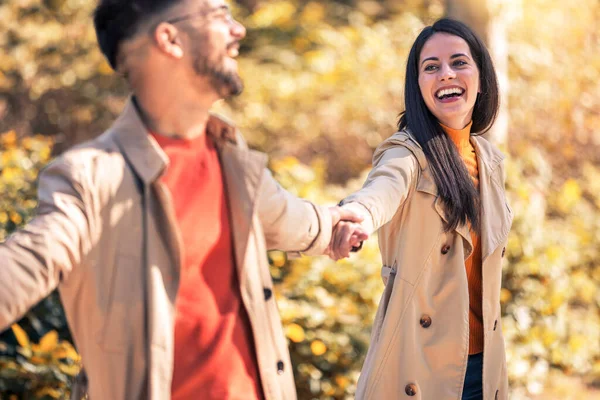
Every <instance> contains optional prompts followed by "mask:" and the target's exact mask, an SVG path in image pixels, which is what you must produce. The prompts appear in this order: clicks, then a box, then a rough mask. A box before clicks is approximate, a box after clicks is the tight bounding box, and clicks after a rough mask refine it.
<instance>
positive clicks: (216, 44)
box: [174, 0, 246, 97]
mask: <svg viewBox="0 0 600 400" xmlns="http://www.w3.org/2000/svg"><path fill="white" fill-rule="evenodd" d="M189 4H190V6H188V7H187V9H188V11H187V13H185V14H184V15H183V16H181V18H185V20H183V19H182V20H181V22H178V25H180V28H181V29H182V30H183V31H184V32H185V33H186V35H187V40H185V44H184V46H185V50H186V53H187V54H188V55H189V57H188V58H189V60H190V61H191V63H192V67H193V70H194V72H195V74H197V75H198V76H199V77H202V78H208V79H209V80H210V83H211V85H212V87H213V89H214V90H215V91H216V92H217V93H218V94H219V96H221V97H229V96H235V95H238V94H240V93H241V92H242V90H243V83H242V79H241V78H240V76H239V74H238V69H237V61H236V60H235V57H237V55H238V50H239V46H240V45H239V41H240V40H241V39H243V38H244V37H245V36H246V30H245V28H244V27H243V26H242V25H241V24H240V23H239V22H237V21H236V20H234V19H233V18H232V16H231V13H230V11H229V8H228V7H227V5H226V4H225V3H224V2H223V0H204V1H198V2H193V3H192V2H190V3H189ZM174 20H175V21H176V20H177V17H176V18H175V19H174Z"/></svg>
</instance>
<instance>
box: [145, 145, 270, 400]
mask: <svg viewBox="0 0 600 400" xmlns="http://www.w3.org/2000/svg"><path fill="white" fill-rule="evenodd" d="M154 137H155V139H156V141H157V142H158V144H159V145H160V146H161V147H162V149H163V150H164V151H165V153H166V154H167V155H168V156H169V159H170V161H171V163H170V165H169V167H168V169H167V171H166V173H165V174H164V175H163V176H162V177H161V181H162V182H163V183H164V184H165V185H166V186H167V188H168V189H169V191H170V192H171V196H172V198H173V205H174V208H175V215H176V216H177V223H178V225H179V229H180V231H181V234H182V235H181V237H182V240H183V256H182V257H183V258H182V266H181V268H182V269H181V271H180V276H181V277H180V284H179V291H178V293H177V301H176V304H175V308H176V320H175V351H174V357H173V358H174V366H173V368H174V371H173V383H172V387H171V396H172V400H192V399H194V400H195V399H202V400H225V399H244V400H246V399H248V400H260V399H264V396H263V393H262V387H261V384H260V379H259V371H258V365H257V360H256V355H255V354H254V338H253V336H252V333H251V332H252V329H251V327H250V321H249V320H248V316H247V314H246V310H245V308H244V305H243V303H242V299H241V294H240V289H239V283H238V276H237V269H236V265H235V260H234V256H233V243H232V237H231V221H230V219H229V210H228V205H227V193H226V191H225V187H224V182H223V178H222V174H221V165H220V162H219V155H218V153H217V149H216V148H215V146H214V144H213V142H212V140H211V139H210V138H209V137H208V136H206V135H203V136H199V137H197V138H195V139H191V140H185V139H173V138H169V137H164V136H160V135H154Z"/></svg>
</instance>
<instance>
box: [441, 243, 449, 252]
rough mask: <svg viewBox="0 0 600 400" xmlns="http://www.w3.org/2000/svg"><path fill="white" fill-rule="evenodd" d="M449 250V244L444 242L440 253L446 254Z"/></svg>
mask: <svg viewBox="0 0 600 400" xmlns="http://www.w3.org/2000/svg"><path fill="white" fill-rule="evenodd" d="M449 251H450V245H448V244H445V245H444V246H443V247H442V254H448V252H449Z"/></svg>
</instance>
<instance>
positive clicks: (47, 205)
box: [0, 161, 91, 330]
mask: <svg viewBox="0 0 600 400" xmlns="http://www.w3.org/2000/svg"><path fill="white" fill-rule="evenodd" d="M77 174H78V170H77V169H76V168H73V167H71V166H69V165H67V163H66V162H64V161H57V162H55V163H53V164H51V165H50V166H49V167H48V168H47V169H46V170H45V171H44V172H42V174H41V176H40V180H39V189H38V198H39V199H38V201H39V203H38V210H37V216H36V217H35V218H34V219H33V220H32V221H31V222H30V223H29V224H27V225H26V226H25V227H24V228H22V229H20V230H18V231H17V232H15V233H13V234H12V235H11V236H10V237H9V238H8V239H7V240H6V241H5V242H4V243H0V330H3V329H5V328H7V327H8V326H9V325H10V324H12V323H13V322H14V321H16V320H18V319H19V318H21V317H22V316H23V315H24V314H25V313H26V312H27V311H28V310H29V309H30V308H31V307H32V306H34V305H35V304H36V303H38V302H39V301H40V300H41V299H43V298H44V297H46V296H47V295H48V294H49V293H50V292H52V290H54V289H55V288H56V287H57V286H58V284H59V283H60V282H61V280H63V279H66V277H67V276H68V274H69V273H70V271H71V270H72V269H73V268H74V267H75V266H76V265H78V264H79V263H80V262H81V260H82V258H83V256H84V254H86V253H87V252H88V251H89V249H90V247H91V245H90V241H89V240H88V239H87V238H88V237H89V235H88V219H87V215H86V211H85V205H84V197H83V194H82V193H83V190H82V188H81V185H80V183H79V182H81V180H79V179H76V177H77Z"/></svg>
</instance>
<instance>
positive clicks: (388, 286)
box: [371, 263, 397, 343]
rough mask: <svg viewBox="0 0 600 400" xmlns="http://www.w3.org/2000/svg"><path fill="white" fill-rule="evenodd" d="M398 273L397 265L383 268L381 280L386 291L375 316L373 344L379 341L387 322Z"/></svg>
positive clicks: (372, 335)
mask: <svg viewBox="0 0 600 400" xmlns="http://www.w3.org/2000/svg"><path fill="white" fill-rule="evenodd" d="M396 273H397V267H396V263H394V265H392V266H391V267H390V266H387V265H384V266H383V267H382V268H381V279H383V283H384V284H385V289H384V291H383V295H382V296H381V300H379V307H378V308H377V314H376V315H375V321H374V322H373V333H372V334H371V341H372V342H373V343H375V342H376V341H378V339H379V334H380V333H381V328H382V326H383V321H384V320H385V315H386V313H387V310H388V306H389V304H390V299H391V297H392V291H393V290H394V281H395V280H396Z"/></svg>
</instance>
